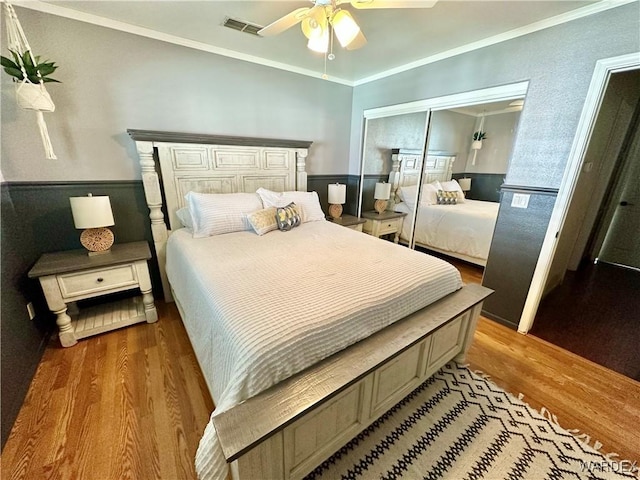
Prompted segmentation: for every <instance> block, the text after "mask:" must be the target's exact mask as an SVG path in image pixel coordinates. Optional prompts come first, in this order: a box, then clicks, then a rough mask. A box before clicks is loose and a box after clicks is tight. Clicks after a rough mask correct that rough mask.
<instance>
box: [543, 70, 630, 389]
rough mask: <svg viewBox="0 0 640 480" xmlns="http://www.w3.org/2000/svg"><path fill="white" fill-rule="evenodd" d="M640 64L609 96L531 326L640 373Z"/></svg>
mask: <svg viewBox="0 0 640 480" xmlns="http://www.w3.org/2000/svg"><path fill="white" fill-rule="evenodd" d="M639 178H640V70H632V71H626V72H619V73H613V74H612V75H611V78H610V80H609V83H608V86H607V90H606V92H605V94H604V96H603V100H602V104H601V107H600V111H599V113H598V116H597V118H596V121H595V124H594V128H593V133H592V135H591V139H590V141H589V145H588V148H587V150H586V152H585V156H584V162H583V166H582V170H581V172H580V174H579V177H578V180H577V182H576V188H575V191H574V195H573V197H572V199H571V203H570V205H569V207H568V210H567V217H566V219H565V224H564V227H563V229H562V233H561V235H560V238H559V239H558V245H557V249H556V255H555V256H554V259H553V262H552V265H551V268H550V271H549V276H548V277H547V282H546V285H545V289H544V290H545V296H544V297H543V299H542V301H541V303H540V307H539V309H538V312H537V314H536V317H535V322H534V325H533V328H532V329H531V331H530V333H531V334H533V335H535V336H537V337H539V338H542V339H544V340H547V341H549V342H551V343H553V344H555V345H557V346H560V347H562V348H565V349H567V350H570V351H572V352H574V353H576V354H578V355H580V356H582V357H585V358H588V359H590V360H592V361H594V362H596V363H599V364H601V365H603V366H605V367H608V368H610V369H612V370H615V371H617V372H619V373H622V374H623V375H626V376H628V377H630V378H634V379H636V380H640V350H638V348H637V345H638V344H640V322H638V321H637V318H638V315H637V312H638V311H640V242H638V238H640V202H639V200H640V192H639V191H640V187H638V184H639V183H640V182H639V181H638V179H639Z"/></svg>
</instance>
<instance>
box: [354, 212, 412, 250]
mask: <svg viewBox="0 0 640 480" xmlns="http://www.w3.org/2000/svg"><path fill="white" fill-rule="evenodd" d="M406 215H407V214H406V213H403V212H391V211H385V212H382V213H378V212H362V218H364V219H365V220H366V222H365V224H364V226H363V230H364V232H365V233H368V234H369V235H373V236H374V237H381V236H382V235H389V234H391V233H393V234H394V237H393V241H394V243H398V240H400V232H402V222H403V221H404V217H405V216H406Z"/></svg>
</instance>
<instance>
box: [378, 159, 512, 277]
mask: <svg viewBox="0 0 640 480" xmlns="http://www.w3.org/2000/svg"><path fill="white" fill-rule="evenodd" d="M454 161H455V156H453V155H450V154H433V153H432V154H429V155H428V156H427V167H426V177H425V178H424V180H423V183H424V184H425V185H430V186H433V185H438V187H436V189H437V188H440V186H442V185H444V186H445V187H442V188H445V189H451V190H456V191H458V192H459V195H460V196H461V197H462V198H461V199H460V200H462V201H458V202H457V203H456V204H448V205H439V204H437V202H436V199H435V196H434V195H433V192H431V191H430V192H431V193H432V195H431V197H433V198H430V196H429V195H428V193H427V192H426V191H423V193H422V198H421V199H420V201H419V202H418V201H417V198H416V197H417V182H418V181H419V173H420V161H419V154H416V153H414V152H412V151H406V150H404V151H403V150H394V154H393V155H392V165H393V167H392V168H393V170H392V174H391V175H390V182H391V183H392V191H393V192H394V199H395V202H394V204H393V206H392V208H393V210H395V211H397V212H403V213H407V217H406V218H407V219H411V218H412V216H413V211H414V209H415V208H416V205H418V212H417V214H416V220H415V229H414V233H413V235H414V237H413V240H414V243H415V245H417V246H419V247H423V248H426V249H429V250H432V251H436V252H439V253H443V254H446V255H448V256H451V257H455V258H460V259H462V260H465V261H467V262H470V263H473V264H476V265H480V266H483V267H484V266H486V263H487V257H488V256H489V248H490V247H491V240H492V238H493V231H494V228H495V224H496V220H497V218H498V209H499V206H500V204H499V203H497V202H484V201H478V200H470V199H465V198H464V194H463V193H462V190H461V189H460V187H459V185H458V184H457V182H455V180H453V181H452V180H451V169H452V164H453V162H454ZM432 190H435V189H432ZM411 231H412V223H411V221H405V222H404V223H403V225H402V232H401V234H400V241H401V242H402V243H404V244H408V243H409V239H410V238H411Z"/></svg>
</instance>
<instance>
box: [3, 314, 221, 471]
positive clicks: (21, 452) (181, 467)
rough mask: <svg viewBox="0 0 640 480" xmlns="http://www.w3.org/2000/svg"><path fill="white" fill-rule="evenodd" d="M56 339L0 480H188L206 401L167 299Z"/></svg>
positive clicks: (24, 408) (8, 450) (194, 363)
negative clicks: (127, 319) (137, 317)
mask: <svg viewBox="0 0 640 480" xmlns="http://www.w3.org/2000/svg"><path fill="white" fill-rule="evenodd" d="M156 304H157V306H158V313H159V314H160V321H159V322H157V323H154V324H145V323H141V324H137V325H134V326H131V327H128V328H124V329H121V330H116V331H113V332H109V333H105V334H102V335H98V336H95V337H90V338H87V339H86V340H81V341H80V342H79V343H78V344H77V345H75V346H74V347H71V348H61V347H60V346H59V343H58V342H57V340H56V341H53V342H52V343H51V345H49V346H48V347H47V349H46V352H45V354H44V357H43V359H42V361H41V363H40V365H39V367H38V370H37V372H36V375H35V378H34V379H33V382H32V383H31V386H30V389H29V392H28V394H27V398H26V400H25V402H24V404H23V406H22V409H21V410H20V413H19V415H18V419H17V421H16V423H15V425H14V427H13V429H12V431H11V434H10V435H9V439H8V440H7V443H6V444H5V447H4V449H3V451H2V478H3V479H36V478H37V479H44V478H52V479H53V478H56V479H84V480H92V479H96V480H98V479H99V480H103V479H125V478H130V479H153V478H162V479H190V478H195V471H194V467H193V458H194V456H195V451H196V448H197V446H198V441H199V440H200V437H201V436H202V431H203V430H204V427H205V425H206V424H207V422H208V420H209V414H210V412H211V411H212V410H213V403H212V401H211V397H210V396H209V393H208V391H207V388H206V386H205V383H204V379H203V378H202V375H201V373H200V369H199V367H198V364H197V361H196V359H195V356H194V354H193V350H192V349H191V345H190V343H189V340H188V338H187V335H186V332H185V330H184V327H183V326H182V322H181V320H180V318H179V316H178V313H177V311H176V309H175V306H174V305H165V304H163V303H162V302H156Z"/></svg>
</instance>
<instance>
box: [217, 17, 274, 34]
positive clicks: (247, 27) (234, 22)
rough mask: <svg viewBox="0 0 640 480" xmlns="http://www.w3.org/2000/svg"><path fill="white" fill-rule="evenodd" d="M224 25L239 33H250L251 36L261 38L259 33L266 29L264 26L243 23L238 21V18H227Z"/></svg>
mask: <svg viewBox="0 0 640 480" xmlns="http://www.w3.org/2000/svg"><path fill="white" fill-rule="evenodd" d="M222 25H224V26H225V27H228V28H232V29H233V30H238V31H239V32H244V33H250V34H251V35H255V36H257V37H259V36H260V35H258V32H259V31H260V30H262V29H263V28H264V27H263V26H262V25H256V24H254V23H247V22H243V21H242V20H238V19H237V18H229V17H226V18H225V19H224V23H223V24H222Z"/></svg>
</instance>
